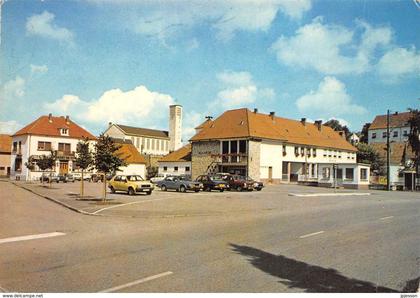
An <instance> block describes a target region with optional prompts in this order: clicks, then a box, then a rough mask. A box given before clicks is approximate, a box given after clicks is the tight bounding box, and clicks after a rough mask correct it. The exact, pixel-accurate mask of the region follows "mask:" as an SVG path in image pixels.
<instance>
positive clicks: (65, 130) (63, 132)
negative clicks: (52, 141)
mask: <svg viewBox="0 0 420 298" xmlns="http://www.w3.org/2000/svg"><path fill="white" fill-rule="evenodd" d="M60 135H62V136H67V137H68V136H69V129H68V128H67V127H62V128H60Z"/></svg>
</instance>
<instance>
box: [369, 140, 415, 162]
mask: <svg viewBox="0 0 420 298" xmlns="http://www.w3.org/2000/svg"><path fill="white" fill-rule="evenodd" d="M370 146H372V148H373V149H374V150H375V151H376V152H378V154H379V156H380V157H381V159H383V160H384V161H386V143H373V144H371V145H370ZM390 148H391V154H390V157H389V159H390V163H391V164H396V165H400V164H401V165H403V164H404V160H408V159H412V158H414V153H413V151H412V150H411V147H410V146H408V144H406V143H390Z"/></svg>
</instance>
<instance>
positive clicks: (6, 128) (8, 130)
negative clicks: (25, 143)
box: [0, 120, 23, 135]
mask: <svg viewBox="0 0 420 298" xmlns="http://www.w3.org/2000/svg"><path fill="white" fill-rule="evenodd" d="M22 126H23V125H22V124H20V123H18V122H17V121H15V120H11V121H0V133H2V134H8V135H12V134H14V133H15V132H17V131H18V130H19V129H20V128H21V127H22Z"/></svg>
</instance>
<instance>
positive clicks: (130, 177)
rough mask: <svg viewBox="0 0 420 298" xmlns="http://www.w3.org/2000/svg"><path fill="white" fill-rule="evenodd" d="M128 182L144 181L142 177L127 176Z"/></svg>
mask: <svg viewBox="0 0 420 298" xmlns="http://www.w3.org/2000/svg"><path fill="white" fill-rule="evenodd" d="M127 181H144V179H143V178H142V177H141V176H140V175H130V176H127Z"/></svg>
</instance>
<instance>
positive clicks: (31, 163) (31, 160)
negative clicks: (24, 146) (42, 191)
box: [25, 155, 36, 182]
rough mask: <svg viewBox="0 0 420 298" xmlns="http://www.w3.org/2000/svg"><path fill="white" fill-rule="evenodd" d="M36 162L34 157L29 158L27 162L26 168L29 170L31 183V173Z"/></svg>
mask: <svg viewBox="0 0 420 298" xmlns="http://www.w3.org/2000/svg"><path fill="white" fill-rule="evenodd" d="M35 165H36V161H35V158H34V156H33V155H31V156H29V158H28V161H27V162H25V167H26V168H27V169H28V170H29V177H28V178H29V182H31V171H33V170H34V169H35Z"/></svg>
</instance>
